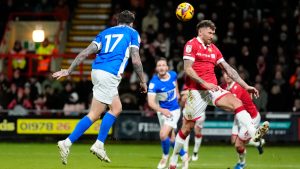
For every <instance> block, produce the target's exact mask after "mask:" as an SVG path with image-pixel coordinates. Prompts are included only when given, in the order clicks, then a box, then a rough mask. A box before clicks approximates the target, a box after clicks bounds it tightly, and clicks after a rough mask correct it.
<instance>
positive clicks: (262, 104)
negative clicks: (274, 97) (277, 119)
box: [253, 83, 268, 112]
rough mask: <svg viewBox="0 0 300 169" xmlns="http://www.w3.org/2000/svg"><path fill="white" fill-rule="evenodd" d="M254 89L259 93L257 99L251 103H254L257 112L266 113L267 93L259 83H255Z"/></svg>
mask: <svg viewBox="0 0 300 169" xmlns="http://www.w3.org/2000/svg"><path fill="white" fill-rule="evenodd" d="M254 87H255V88H256V89H257V90H258V91H259V97H258V98H253V102H254V103H255V105H256V107H257V109H258V111H260V112H266V111H267V103H268V93H267V92H266V91H265V89H264V88H263V86H262V85H261V84H260V83H256V84H255V86H254Z"/></svg>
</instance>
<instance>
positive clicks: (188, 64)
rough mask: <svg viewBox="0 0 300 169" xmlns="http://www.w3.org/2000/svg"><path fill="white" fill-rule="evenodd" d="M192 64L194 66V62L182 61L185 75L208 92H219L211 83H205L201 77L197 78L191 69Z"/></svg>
mask: <svg viewBox="0 0 300 169" xmlns="http://www.w3.org/2000/svg"><path fill="white" fill-rule="evenodd" d="M193 64H194V62H193V61H191V60H188V59H185V60H184V72H185V74H186V75H187V76H189V77H190V78H191V79H193V80H194V81H195V82H197V83H199V84H200V85H201V86H203V87H204V88H206V89H208V90H214V91H217V90H219V88H218V86H217V85H214V84H212V83H207V82H206V81H205V80H203V79H202V78H201V77H199V76H198V75H197V73H196V72H195V70H194V69H193V67H192V66H193Z"/></svg>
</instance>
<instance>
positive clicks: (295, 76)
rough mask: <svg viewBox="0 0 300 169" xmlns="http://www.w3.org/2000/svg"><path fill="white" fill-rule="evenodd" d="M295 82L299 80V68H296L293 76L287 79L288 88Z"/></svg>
mask: <svg viewBox="0 0 300 169" xmlns="http://www.w3.org/2000/svg"><path fill="white" fill-rule="evenodd" d="M297 80H300V66H297V68H296V71H295V73H294V74H292V75H291V77H290V79H289V83H290V86H291V87H293V86H294V85H295V83H296V81H297Z"/></svg>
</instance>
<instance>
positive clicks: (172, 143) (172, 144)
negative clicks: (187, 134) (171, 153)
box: [171, 142, 185, 157]
mask: <svg viewBox="0 0 300 169" xmlns="http://www.w3.org/2000/svg"><path fill="white" fill-rule="evenodd" d="M171 146H172V147H173V148H174V146H175V142H171ZM184 154H185V151H184V150H183V148H182V149H181V150H180V152H179V155H180V157H182V156H184Z"/></svg>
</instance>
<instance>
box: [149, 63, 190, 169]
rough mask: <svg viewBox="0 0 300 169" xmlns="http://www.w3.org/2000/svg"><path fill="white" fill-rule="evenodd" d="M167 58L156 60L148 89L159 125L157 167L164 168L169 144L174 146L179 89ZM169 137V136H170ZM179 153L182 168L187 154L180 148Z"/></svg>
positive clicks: (186, 162)
mask: <svg viewBox="0 0 300 169" xmlns="http://www.w3.org/2000/svg"><path fill="white" fill-rule="evenodd" d="M168 69H169V67H168V65H167V60H166V59H165V58H159V59H158V60H157V62H156V72H157V74H155V75H154V76H153V77H152V79H151V81H150V83H149V87H148V88H149V90H148V104H149V106H150V107H151V108H152V109H153V110H155V111H156V112H157V116H158V120H159V123H160V126H161V129H160V133H159V136H160V140H161V146H162V151H163V155H162V159H161V160H160V162H159V163H158V166H157V168H158V169H163V168H166V166H167V162H168V157H169V150H170V146H173V147H174V142H175V133H174V129H176V128H177V122H178V120H179V118H180V106H179V103H178V97H179V91H178V85H177V74H176V72H174V71H168ZM170 137H171V138H170ZM180 155H181V157H182V160H183V167H182V168H183V169H184V168H187V167H188V155H187V153H185V152H184V150H183V149H182V150H181V151H180Z"/></svg>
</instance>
